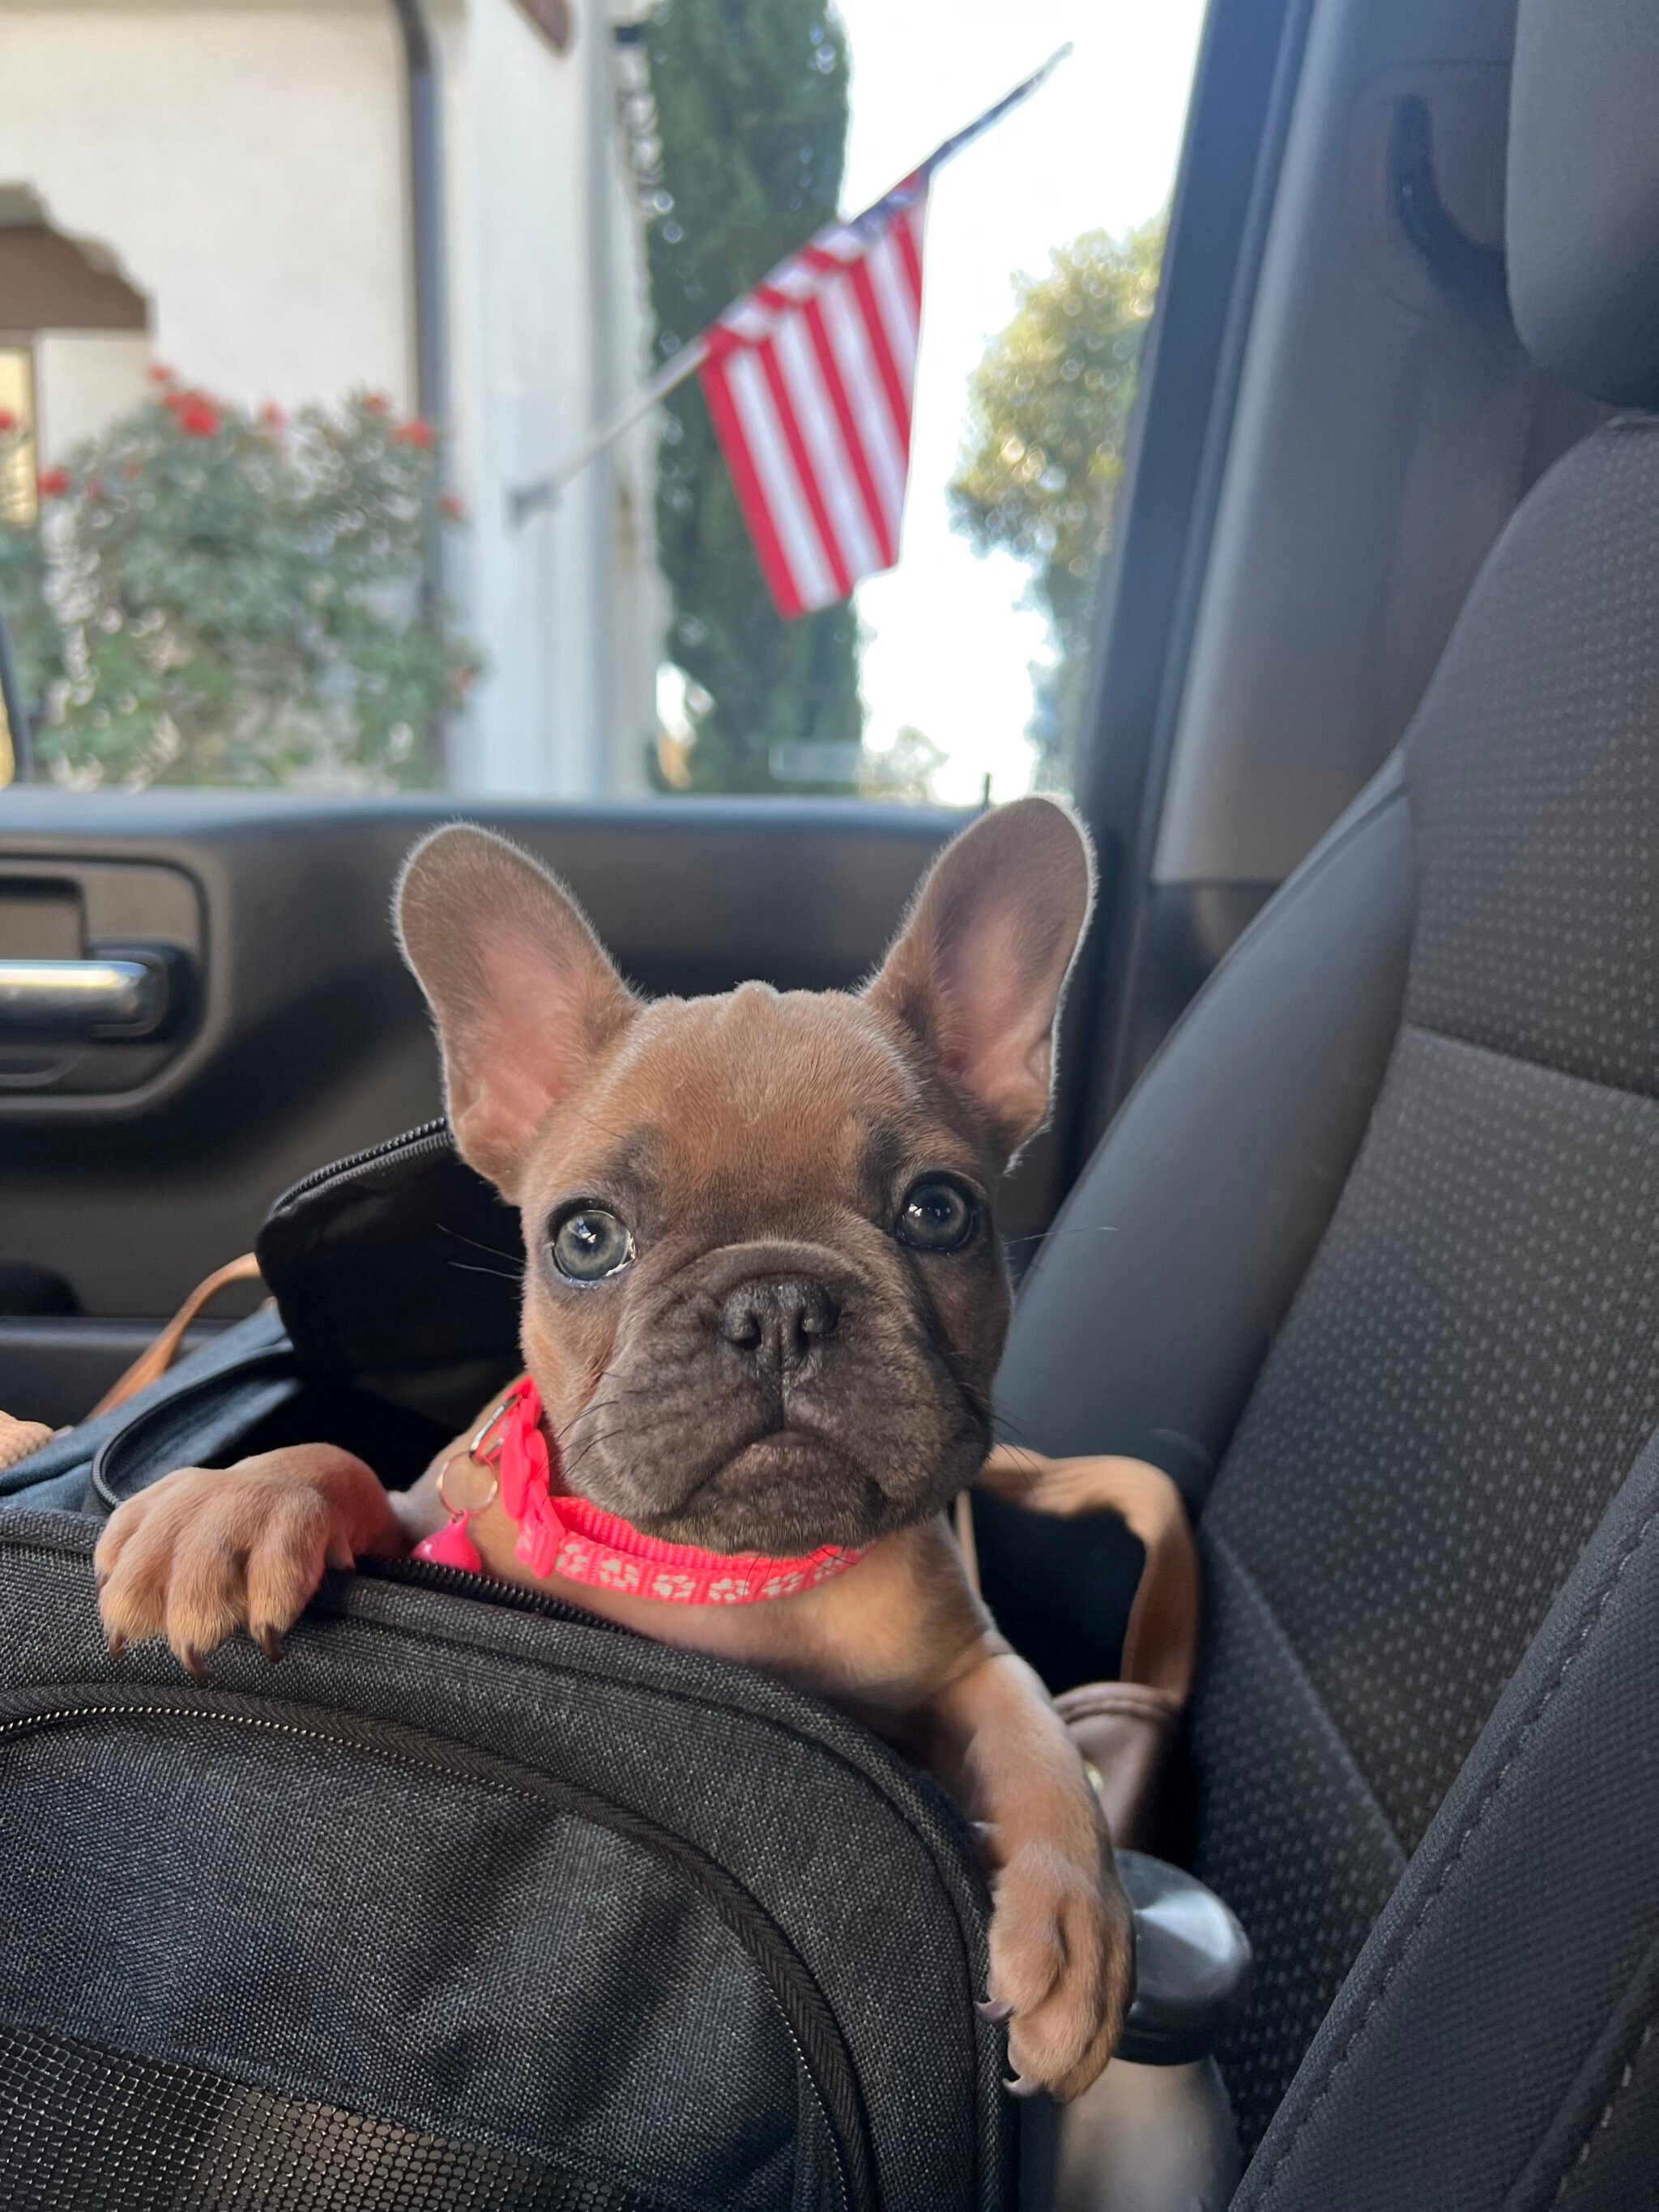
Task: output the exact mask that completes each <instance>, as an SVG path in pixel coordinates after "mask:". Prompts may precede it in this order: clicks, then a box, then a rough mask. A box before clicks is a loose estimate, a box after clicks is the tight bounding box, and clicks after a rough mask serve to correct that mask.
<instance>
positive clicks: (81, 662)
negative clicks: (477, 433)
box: [0, 373, 478, 788]
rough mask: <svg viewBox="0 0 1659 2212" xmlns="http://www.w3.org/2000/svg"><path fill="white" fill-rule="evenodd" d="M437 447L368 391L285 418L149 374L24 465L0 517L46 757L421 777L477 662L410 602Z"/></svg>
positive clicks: (133, 781)
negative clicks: (33, 481) (25, 497)
mask: <svg viewBox="0 0 1659 2212" xmlns="http://www.w3.org/2000/svg"><path fill="white" fill-rule="evenodd" d="M13 435H17V434H16V433H14V434H13ZM436 466H437V461H436V453H435V439H434V435H433V433H432V431H431V429H430V428H428V425H427V424H426V423H424V422H419V421H415V422H398V421H397V420H396V419H395V418H394V417H393V416H392V413H391V410H390V409H389V407H388V404H387V403H386V401H385V400H384V399H382V398H380V397H378V396H377V395H375V394H373V393H369V394H364V395H361V396H359V397H358V398H355V399H353V400H352V401H350V402H349V404H347V406H346V407H345V408H344V409H343V410H342V411H341V412H340V413H338V414H331V413H329V412H327V411H326V410H324V409H322V408H319V407H312V408H307V409H306V410H303V411H302V412H301V414H300V415H299V416H296V417H295V420H294V422H292V423H291V424H290V423H287V422H284V421H283V418H282V416H280V415H279V414H278V412H277V410H276V409H274V408H267V409H265V410H264V411H263V412H262V413H261V414H260V415H258V416H254V415H252V414H249V413H247V412H246V411H244V410H240V409H237V408H234V407H228V406H226V405H224V404H222V403H220V402H218V401H216V400H214V399H211V398H209V397H208V396H207V395H206V394H205V393H204V392H193V391H188V390H185V389H181V388H179V386H175V385H173V383H172V382H171V381H170V380H166V378H165V373H163V374H162V378H161V381H160V385H159V388H158V392H157V396H156V398H155V400H154V401H153V402H151V403H150V404H148V405H146V406H144V407H142V408H140V409H139V410H137V412H135V413H134V414H132V415H131V416H127V417H126V418H125V420H123V421H121V422H117V423H116V424H114V425H113V426H112V428H110V429H109V430H107V431H106V432H105V433H104V434H103V435H101V436H100V437H99V438H97V439H94V441H91V442H90V443H89V444H88V445H86V446H84V447H82V448H81V449H80V451H79V452H78V453H76V455H75V456H74V458H73V460H72V463H71V465H70V466H69V467H68V468H61V469H54V470H50V471H47V472H46V473H45V474H44V475H42V476H41V477H40V479H39V489H40V512H39V515H38V517H30V516H26V515H22V514H20V513H17V512H15V510H14V512H13V513H12V514H11V515H10V516H9V517H8V516H5V515H3V514H0V611H3V613H4V614H5V616H6V617H7V620H8V623H9V625H10V626H11V627H12V629H14V632H15V637H16V641H17V644H18V647H19V659H20V661H21V665H22V666H21V673H22V679H23V684H24V688H25V690H26V692H27V693H28V694H29V695H30V696H32V697H33V699H35V700H37V701H39V702H41V703H42V704H43V706H44V708H45V712H44V714H43V715H42V717H41V719H40V725H39V726H38V728H37V730H36V732H35V746H36V751H37V754H38V756H39V757H40V762H41V763H42V765H43V766H44V767H46V769H47V770H48V772H50V773H52V774H55V775H58V776H61V777H63V778H64V780H66V781H73V782H77V783H84V784H98V783H113V784H125V785H128V786H141V785H145V784H151V783H192V784H193V783H234V784H274V783H281V782H283V781H287V780H289V778H291V777H293V776H295V775H320V776H322V777H324V778H325V779H326V780H329V781H337V782H344V783H350V784H355V785H357V786H359V787H369V788H387V787H398V786H402V785H419V784H425V783H429V782H430V781H432V762H431V757H430V752H429V750H428V742H427V740H428V732H430V731H431V730H432V728H433V727H434V726H435V723H436V721H437V719H438V717H439V716H440V715H441V713H442V711H443V709H444V707H445V705H446V704H447V702H450V701H451V700H453V698H455V697H456V696H459V693H460V692H461V691H462V690H464V689H465V685H466V684H467V683H468V682H470V681H471V678H472V676H473V675H474V674H475V673H476V672H477V665H478V664H477V656H476V655H475V654H474V653H473V652H472V651H471V648H470V647H468V646H467V645H466V644H465V641H462V640H460V639H459V638H458V637H456V636H454V635H452V634H450V633H449V632H448V631H447V629H445V628H444V627H442V626H441V625H435V623H433V622H431V621H430V620H429V619H428V618H427V617H426V616H424V615H423V613H422V609H421V605H420V592H419V586H420V580H421V574H422V549H423V546H424V543H425V533H426V529H427V518H428V511H429V507H430V503H431V502H432V501H434V500H435V498H436V496H437V492H436Z"/></svg>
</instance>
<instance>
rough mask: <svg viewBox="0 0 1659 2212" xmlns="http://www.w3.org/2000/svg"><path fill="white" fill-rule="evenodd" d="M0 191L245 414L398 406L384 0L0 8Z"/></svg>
mask: <svg viewBox="0 0 1659 2212" xmlns="http://www.w3.org/2000/svg"><path fill="white" fill-rule="evenodd" d="M0 86H3V87H4V100H3V110H0V185H8V184H23V185H28V186H29V187H30V188H31V189H32V190H33V192H34V193H35V195H36V197H38V198H39V199H40V202H41V203H42V204H43V205H44V207H45V210H46V215H47V217H48V219H49V221H50V222H52V225H53V226H54V228H57V229H58V230H61V231H64V232H65V233H67V234H69V235H70V237H72V238H76V239H81V240H89V241H91V242H93V243H94V245H96V246H100V247H102V248H105V249H106V250H108V251H109V252H112V254H113V255H114V257H115V259H116V262H117V264H118V267H119V268H120V270H121V272H122V274H123V275H124V276H125V277H126V278H127V281H128V282H129V283H131V284H132V285H133V286H134V287H135V289H137V290H138V291H139V292H141V293H143V295H144V296H145V298H146V299H147V300H148V301H149V303H150V313H151V322H150V329H151V336H152V338H153V341H154V343H155V351H156V354H157V356H158V357H159V358H160V359H161V360H163V361H166V362H170V363H171V364H172V365H173V367H175V368H177V369H178V371H179V374H180V375H181V376H183V377H185V378H186V379H188V380H191V382H196V383H200V384H203V385H204V386H208V387H210V389H212V390H214V391H216V392H222V393H224V394H225V395H226V397H227V398H233V399H239V400H243V401H246V402H249V403H254V404H257V403H258V402H259V401H261V400H264V399H275V400H276V401H277V402H278V403H279V404H281V405H283V406H284V407H292V406H294V405H296V404H300V403H301V402H303V401H305V400H308V399H317V398H339V397H340V396H341V395H342V394H343V393H344V392H348V391H349V390H351V389H353V388H354V387H356V386H371V387H374V388H376V389H380V390H384V391H386V392H390V393H391V394H392V397H393V398H394V399H395V400H396V401H397V402H398V404H400V405H401V404H406V402H407V401H408V398H409V397H410V346H409V337H408V327H407V326H408V298H407V285H408V277H407V270H406V250H405V222H404V152H403V138H404V133H403V119H402V106H401V96H400V65H399V59H398V46H397V40H396V34H395V31H394V27H393V24H392V11H391V9H390V7H389V6H387V5H386V0H326V4H320V5H299V6H284V7H275V6H270V5H265V6H258V5H254V4H252V0H216V4H214V5H211V6H208V5H204V4H201V0H150V4H148V5H143V6H118V5H113V4H107V3H106V4H96V0H94V4H83V0H44V4H42V0H0Z"/></svg>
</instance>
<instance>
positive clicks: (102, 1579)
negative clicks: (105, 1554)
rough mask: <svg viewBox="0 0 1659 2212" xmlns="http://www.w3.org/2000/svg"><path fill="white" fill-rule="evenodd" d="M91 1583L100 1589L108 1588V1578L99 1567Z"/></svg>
mask: <svg viewBox="0 0 1659 2212" xmlns="http://www.w3.org/2000/svg"><path fill="white" fill-rule="evenodd" d="M93 1581H94V1583H96V1584H97V1586H98V1588H99V1589H107V1588H108V1587H109V1577H108V1575H107V1574H106V1572H105V1571H104V1570H103V1568H101V1567H100V1569H99V1570H98V1571H97V1573H96V1574H95V1575H94V1577H93Z"/></svg>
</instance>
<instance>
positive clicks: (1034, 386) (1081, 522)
mask: <svg viewBox="0 0 1659 2212" xmlns="http://www.w3.org/2000/svg"><path fill="white" fill-rule="evenodd" d="M1163 251H1164V218H1163V217H1162V216H1159V217H1158V218H1157V219H1156V220H1155V221H1154V222H1149V223H1146V224H1144V225H1143V226H1142V227H1141V228H1139V230H1133V231H1131V232H1129V233H1128V234H1127V236H1126V237H1123V238H1121V239H1118V238H1112V237H1110V236H1109V235H1108V234H1107V233H1105V232H1104V231H1090V232H1087V233H1085V235H1084V236H1083V237H1081V238H1079V239H1078V240H1076V241H1075V242H1074V243H1073V244H1072V245H1070V246H1061V247H1060V248H1059V249H1057V251H1056V252H1054V256H1053V263H1052V266H1051V267H1050V269H1049V270H1048V274H1047V275H1046V276H1039V277H1036V278H1025V279H1023V280H1022V282H1021V283H1020V287H1019V304H1018V308H1017V309H1016V311H1015V313H1014V317H1013V319H1012V321H1011V322H1010V323H1009V325H1008V326H1007V328H1006V330H1005V331H1002V332H1001V334H1000V336H999V337H995V338H994V339H993V340H992V342H991V343H990V345H989V346H988V347H987V350H986V354H985V358H984V359H983V361H982V362H981V363H980V365H979V367H978V368H977V369H975V372H974V375H973V378H972V380H971V381H970V383H969V422H968V428H967V434H966V437H965V439H964V442H963V459H962V462H961V465H960V466H959V468H958V470H957V475H956V477H955V480H954V481H953V482H952V483H951V488H950V494H949V497H950V502H951V520H952V522H953V523H954V524H955V526H956V527H957V529H958V530H961V531H963V532H964V533H965V534H966V535H967V536H968V537H969V538H970V539H971V540H972V542H973V544H975V546H976V547H977V548H978V550H980V551H981V552H989V551H991V550H993V549H994V548H995V547H1001V548H1003V549H1004V550H1006V551H1008V552H1011V553H1012V554H1013V555H1014V556H1016V557H1017V558H1018V560H1020V561H1023V562H1025V563H1026V564H1027V565H1028V566H1029V568H1030V570H1031V581H1032V591H1033V595H1034V597H1035V598H1036V601H1037V604H1038V605H1040V606H1041V607H1042V610H1043V611H1044V612H1045V613H1046V614H1047V616H1048V620H1049V622H1050V623H1051V624H1052V626H1053V629H1054V641H1055V644H1056V646H1057V647H1058V648H1059V663H1058V666H1057V668H1056V669H1055V670H1054V672H1053V674H1052V676H1049V677H1045V678H1040V679H1039V685H1038V690H1039V696H1038V701H1037V711H1036V715H1035V716H1034V717H1033V720H1032V725H1031V734H1032V737H1033V738H1034V739H1035V741H1036V745H1037V749H1038V755H1039V759H1038V781H1039V782H1040V783H1046V784H1048V785H1050V786H1053V785H1057V784H1064V783H1065V782H1066V781H1068V777H1069V769H1070V763H1071V760H1072V757H1073V750H1074V747H1075V744H1076V738H1077V727H1078V722H1079V718H1080V715H1081V713H1082V708H1083V692H1084V688H1085V684H1086V682H1087V677H1088V659H1089V632H1090V626H1091V617H1092V616H1093V612H1094V606H1095V600H1096V598H1097V592H1098V578H1099V570H1100V564H1101V561H1102V559H1103V556H1104V554H1105V552H1106V549H1107V547H1108V546H1109V544H1110V543H1111V536H1112V518H1113V513H1114V510H1115V507H1116V502H1117V490H1118V485H1119V483H1121V479H1122V476H1123V459H1124V453H1125V451H1126V448H1127V441H1128V429H1129V416H1130V410H1131V409H1132V408H1133V404H1134V396H1135V383H1136V374H1137V371H1138V368H1139V361H1140V349H1141V346H1142V344H1143V343H1144V341H1145V338H1146V329H1147V325H1148V323H1149V322H1150V320H1151V318H1152V303H1153V301H1154V299H1155V298H1156V296H1157V292H1158V265H1159V262H1160V260H1161V258H1162V255H1163Z"/></svg>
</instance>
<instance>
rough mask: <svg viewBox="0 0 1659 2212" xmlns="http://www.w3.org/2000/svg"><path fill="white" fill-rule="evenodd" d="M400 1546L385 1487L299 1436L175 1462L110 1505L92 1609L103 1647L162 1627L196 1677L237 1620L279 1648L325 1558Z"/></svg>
mask: <svg viewBox="0 0 1659 2212" xmlns="http://www.w3.org/2000/svg"><path fill="white" fill-rule="evenodd" d="M400 1548H401V1541H400V1539H399V1536H398V1531H397V1524H396V1522H395V1520H393V1518H392V1510H391V1507H390V1505H389V1504H388V1503H387V1501H386V1492H384V1491H383V1490H382V1489H381V1487H380V1484H379V1483H378V1482H377V1481H376V1480H375V1479H374V1475H373V1474H371V1473H370V1472H369V1470H368V1468H366V1467H364V1466H363V1465H362V1462H361V1461H358V1460H354V1459H352V1458H351V1457H350V1455H349V1454H347V1453H343V1452H334V1451H332V1450H330V1449H327V1448H325V1447H319V1446H304V1447H301V1448H299V1449H295V1450H293V1451H279V1452H266V1453H264V1454H262V1455H260V1456H259V1457H258V1458H256V1459H250V1460H244V1461H243V1462H240V1465H238V1466H236V1467H234V1468H228V1469H220V1468H204V1467H186V1468H179V1470H178V1471H177V1473H176V1474H169V1475H167V1476H165V1477H164V1478H163V1479H162V1480H161V1481H160V1482H158V1483H156V1484H155V1485H154V1486H152V1487H151V1488H150V1489H149V1490H146V1491H144V1492H142V1493H141V1494H140V1495H139V1496H138V1497H137V1498H129V1499H128V1500H127V1501H126V1503H125V1504H124V1505H121V1506H120V1507H118V1509H117V1510H116V1511H115V1513H114V1514H113V1515H112V1516H111V1519H110V1522H109V1526H108V1527H107V1528H106V1529H105V1531H104V1533H103V1535H102V1536H101V1537H100V1540H99V1543H98V1548H97V1550H96V1552H95V1553H94V1559H93V1564H94V1567H95V1568H96V1570H97V1574H98V1583H99V1597H98V1608H99V1612H100V1614H101V1616H102V1618H103V1624H104V1632H105V1634H106V1636H107V1637H108V1638H109V1644H110V1650H112V1652H114V1653H116V1654H117V1655H118V1654H119V1653H120V1651H121V1650H122V1649H123V1648H124V1647H125V1645H126V1644H137V1643H140V1642H142V1641H143V1639H144V1638H147V1637H156V1636H160V1637H165V1638H167V1643H168V1644H169V1645H170V1646H171V1648H172V1650H173V1656H174V1657H175V1658H177V1659H178V1661H179V1664H180V1665H181V1666H182V1667H184V1668H185V1669H186V1671H187V1672H188V1673H189V1674H192V1675H193V1676H195V1677H196V1679H197V1680H201V1678H202V1662H203V1660H204V1657H205V1656H206V1655H207V1654H208V1653H209V1652H210V1651H212V1650H215V1649H216V1646H217V1645H219V1644H222V1643H223V1642H224V1641H225V1639H226V1638H228V1637H230V1636H234V1634H235V1633H236V1632H237V1631H238V1630H239V1629H246V1632H247V1633H248V1634H249V1635H250V1636H251V1637H252V1638H253V1640H254V1642H255V1643H256V1644H258V1645H259V1646H260V1648H261V1649H262V1650H264V1654H265V1656H266V1657H267V1658H268V1659H272V1660H275V1659H279V1658H280V1657H281V1656H282V1649H283V1646H282V1639H283V1635H284V1634H285V1633H286V1632H287V1631H288V1630H289V1628H290V1627H292V1626H293V1625H294V1623H295V1620H298V1618H299V1616H300V1614H301V1613H302V1612H303V1611H304V1609H305V1607H306V1606H307V1603H308V1602H309V1601H310V1599H311V1598H312V1596H313V1595H314V1593H315V1591H316V1589H317V1585H318V1584H319V1583H320V1582H321V1580H322V1578H323V1573H324V1571H325V1568H328V1567H331V1566H333V1567H349V1566H351V1565H354V1564H355V1561H356V1556H357V1554H358V1553H360V1552H371V1553H395V1552H396V1551H397V1550H398V1549H400Z"/></svg>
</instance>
